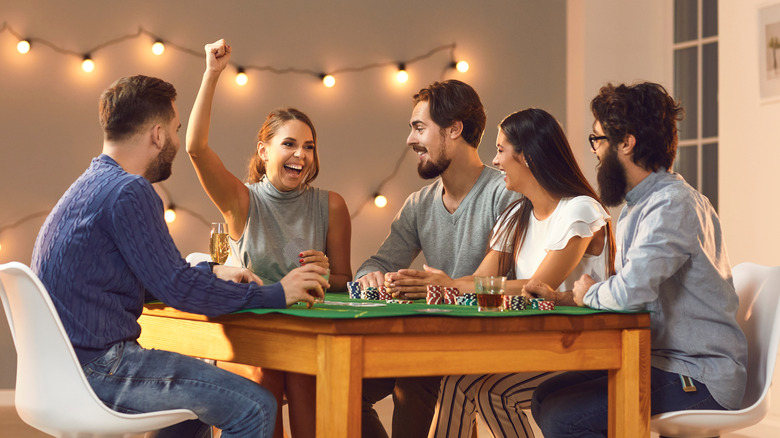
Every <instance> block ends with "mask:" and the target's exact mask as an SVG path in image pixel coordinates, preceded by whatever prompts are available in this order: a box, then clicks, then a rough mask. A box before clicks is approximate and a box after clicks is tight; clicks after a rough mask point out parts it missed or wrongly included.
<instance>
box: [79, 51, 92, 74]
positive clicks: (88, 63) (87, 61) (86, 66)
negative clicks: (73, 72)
mask: <svg viewBox="0 0 780 438" xmlns="http://www.w3.org/2000/svg"><path fill="white" fill-rule="evenodd" d="M81 69H82V70H84V71H85V72H87V73H89V72H91V71H92V70H94V69H95V62H94V61H92V58H90V57H89V55H84V62H82V63H81Z"/></svg>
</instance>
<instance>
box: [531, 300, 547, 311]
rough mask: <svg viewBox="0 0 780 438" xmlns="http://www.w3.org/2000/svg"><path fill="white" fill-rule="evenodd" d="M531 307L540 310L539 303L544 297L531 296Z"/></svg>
mask: <svg viewBox="0 0 780 438" xmlns="http://www.w3.org/2000/svg"><path fill="white" fill-rule="evenodd" d="M530 301H531V308H532V309H534V310H539V303H543V302H544V298H531V300H530Z"/></svg>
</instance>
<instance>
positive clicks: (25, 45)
mask: <svg viewBox="0 0 780 438" xmlns="http://www.w3.org/2000/svg"><path fill="white" fill-rule="evenodd" d="M30 47H31V45H30V41H29V40H21V41H19V43H18V44H17V45H16V50H18V51H19V53H21V54H22V55H24V54H25V53H27V52H29V51H30Z"/></svg>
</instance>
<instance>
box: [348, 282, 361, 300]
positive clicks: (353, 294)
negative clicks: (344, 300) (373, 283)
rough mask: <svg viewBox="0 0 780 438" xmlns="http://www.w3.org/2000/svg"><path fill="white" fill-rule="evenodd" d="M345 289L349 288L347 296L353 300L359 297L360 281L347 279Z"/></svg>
mask: <svg viewBox="0 0 780 438" xmlns="http://www.w3.org/2000/svg"><path fill="white" fill-rule="evenodd" d="M347 289H348V290H349V297H350V298H352V299H353V300H359V299H361V298H362V297H361V291H360V283H358V282H357V281H348V282H347Z"/></svg>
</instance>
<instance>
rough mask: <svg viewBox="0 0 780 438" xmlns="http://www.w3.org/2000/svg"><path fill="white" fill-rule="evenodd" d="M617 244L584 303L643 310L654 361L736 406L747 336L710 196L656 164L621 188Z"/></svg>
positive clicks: (726, 404)
mask: <svg viewBox="0 0 780 438" xmlns="http://www.w3.org/2000/svg"><path fill="white" fill-rule="evenodd" d="M616 244H617V255H616V260H615V269H616V270H617V274H616V275H614V276H612V277H610V278H609V279H608V280H606V281H603V282H600V283H596V284H594V285H593V286H591V288H590V289H589V290H588V292H587V294H585V297H584V302H585V305H587V306H589V307H593V308H596V309H610V310H649V311H650V312H651V314H650V320H651V323H650V327H651V334H652V343H651V346H652V347H651V348H652V353H651V354H652V356H651V357H652V360H651V364H652V366H653V367H656V368H659V369H662V370H665V371H668V372H672V373H680V374H684V375H687V376H690V377H692V378H694V379H696V380H699V381H701V382H703V383H704V384H705V385H707V389H709V390H710V393H711V394H712V396H713V397H714V398H715V400H716V401H717V402H718V403H720V404H721V405H722V406H723V407H725V408H728V409H738V408H739V407H740V404H741V402H742V396H743V394H744V390H745V380H746V371H745V367H746V364H747V341H746V340H745V336H744V334H743V333H742V330H741V329H740V327H739V325H738V324H737V322H736V313H737V307H738V305H739V302H738V298H737V295H736V293H735V291H734V284H733V281H732V276H731V268H730V265H729V259H728V255H727V254H726V247H725V244H724V242H723V232H722V230H721V227H720V221H719V219H718V216H717V213H716V212H715V210H714V209H713V208H712V205H711V204H710V202H709V200H708V199H707V198H706V197H704V196H703V195H701V194H700V193H699V192H697V191H696V190H694V189H693V188H692V187H691V186H690V185H688V184H687V183H686V182H685V180H684V179H683V178H682V177H681V176H680V175H678V174H676V173H670V172H667V171H666V169H659V170H658V171H657V172H655V173H652V174H650V176H648V177H647V178H645V179H644V180H642V181H641V182H640V183H639V184H637V185H636V187H634V188H633V189H631V191H629V192H628V193H627V194H626V205H625V207H623V210H622V211H621V213H620V217H619V219H618V223H617V234H616Z"/></svg>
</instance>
